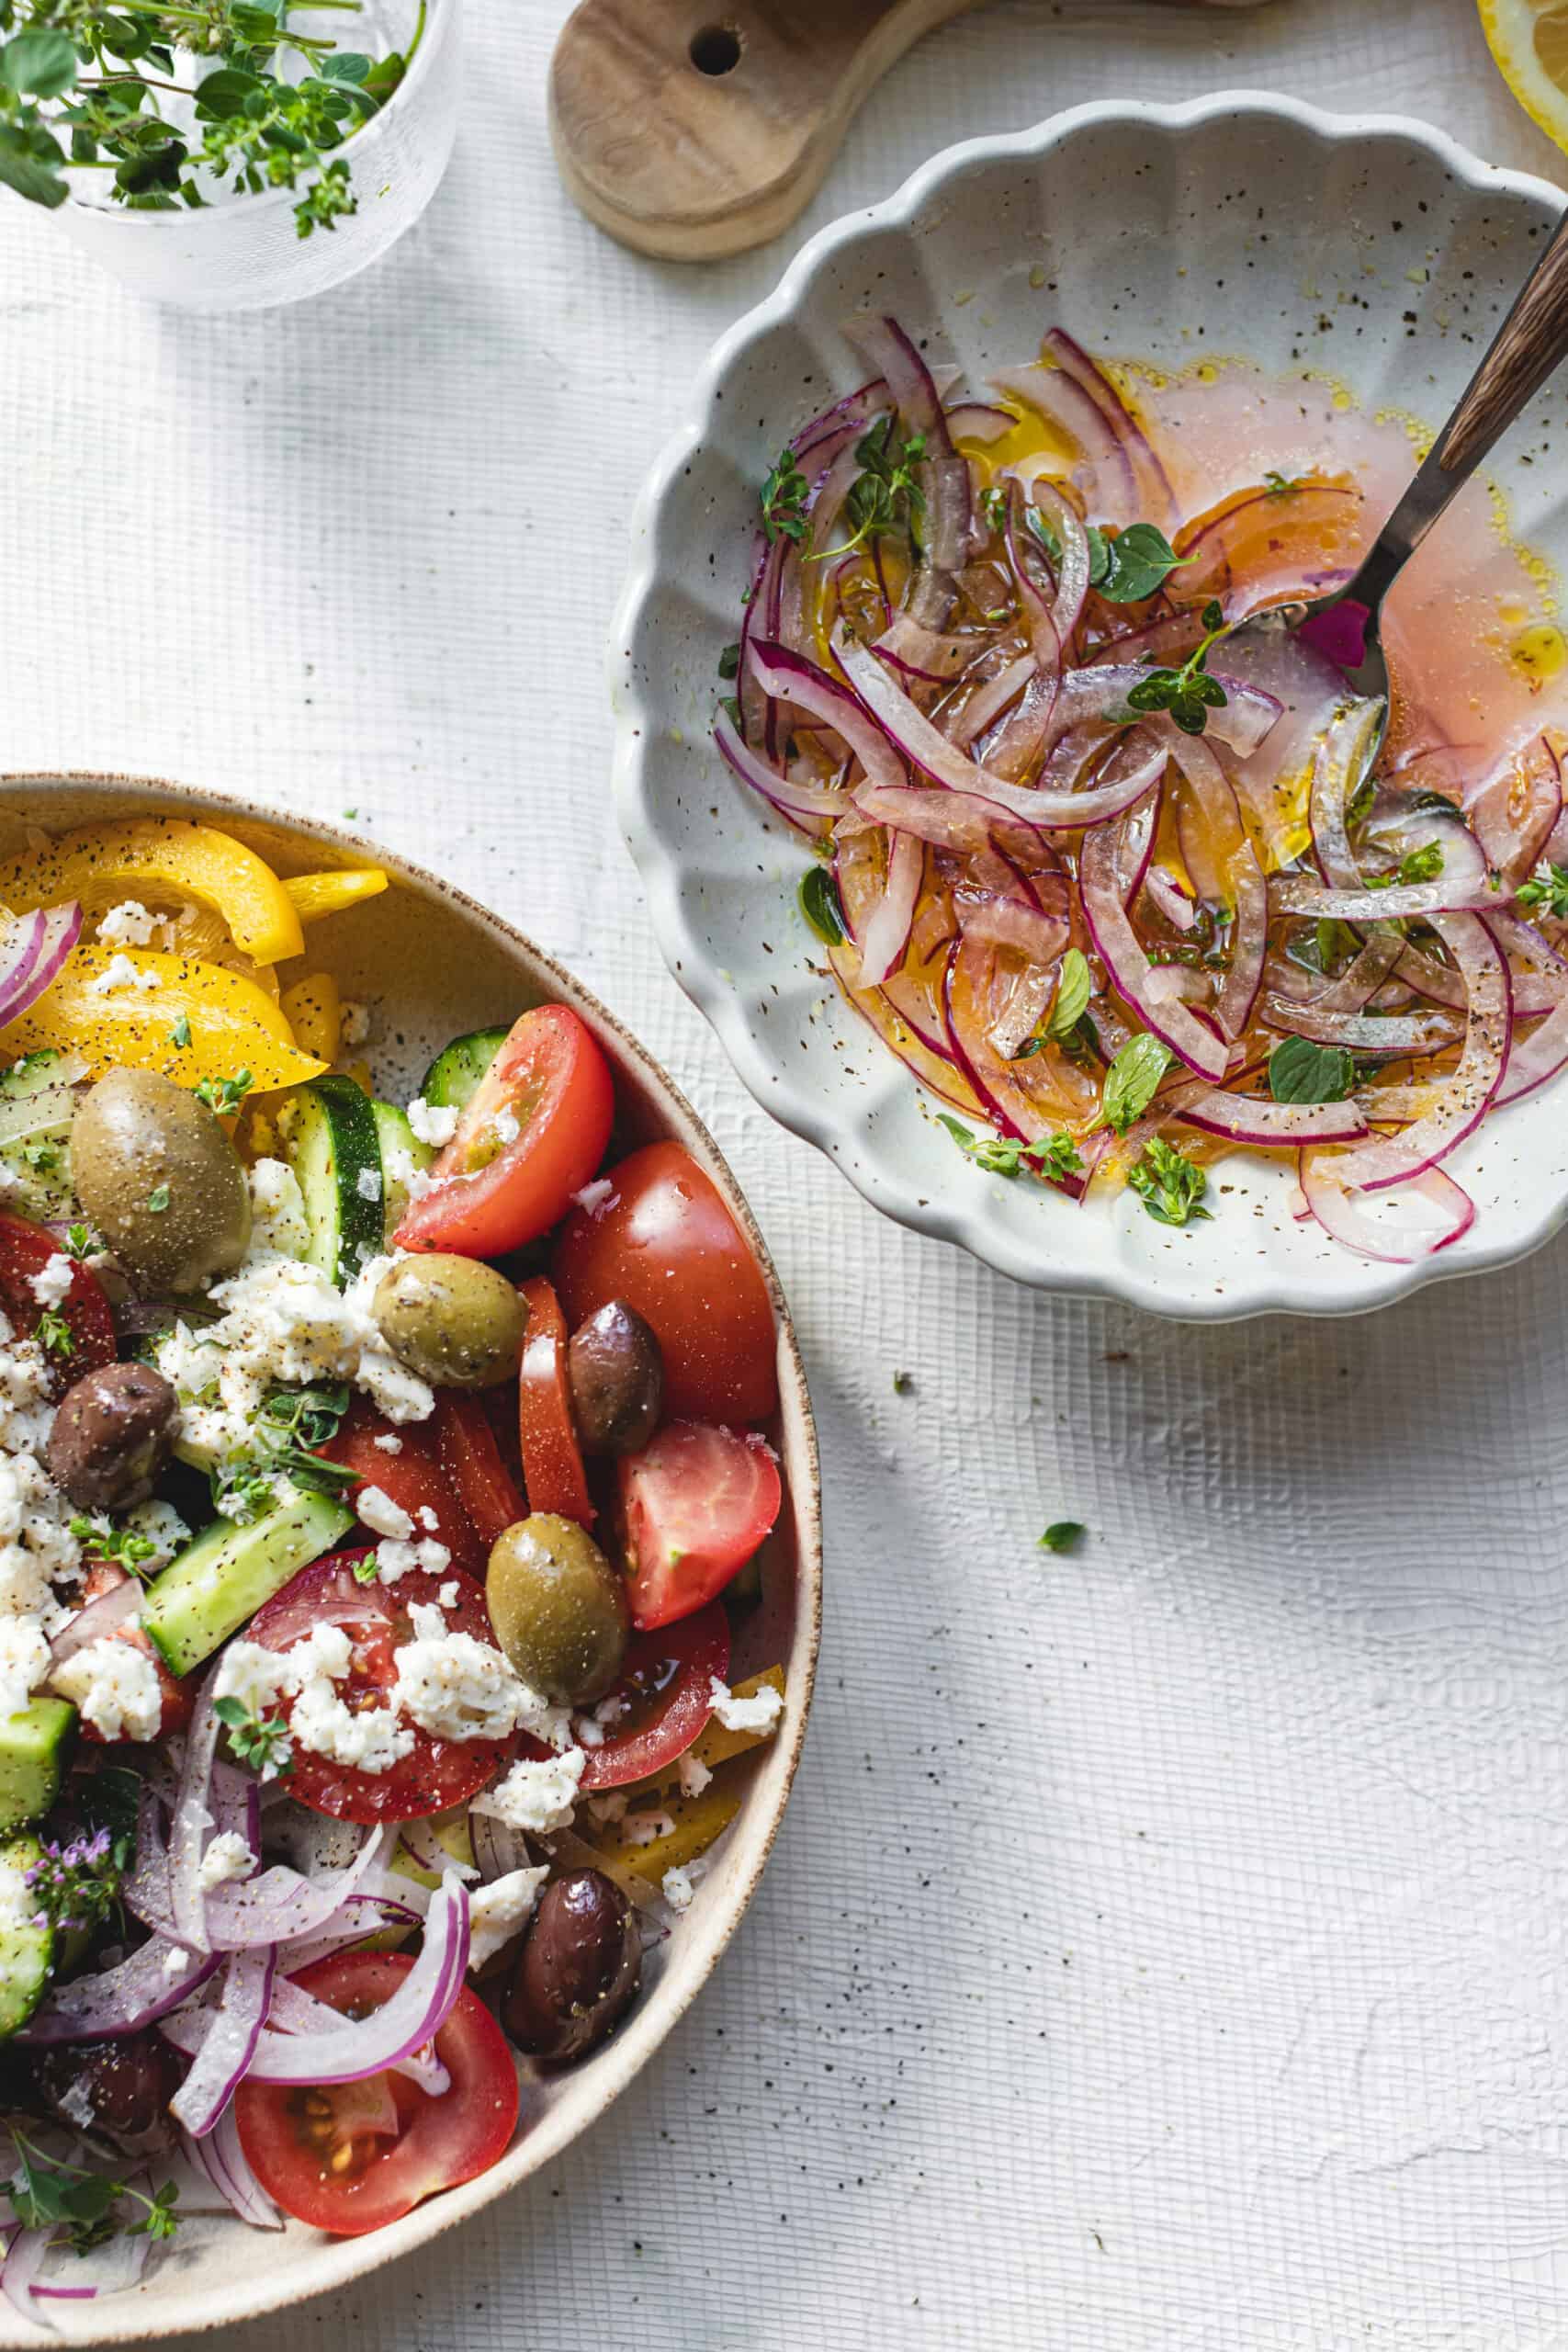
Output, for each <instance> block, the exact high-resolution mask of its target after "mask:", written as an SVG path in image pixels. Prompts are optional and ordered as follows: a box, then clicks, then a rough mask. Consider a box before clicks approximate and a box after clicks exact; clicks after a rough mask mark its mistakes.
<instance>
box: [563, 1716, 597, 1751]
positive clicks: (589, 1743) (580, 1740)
mask: <svg viewBox="0 0 1568 2352" xmlns="http://www.w3.org/2000/svg"><path fill="white" fill-rule="evenodd" d="M571 1728H572V1735H573V1736H574V1738H575V1739H576V1741H577V1744H578V1746H579V1747H586V1748H587V1749H588V1750H589V1752H590V1754H592V1751H593V1749H594V1748H596V1747H604V1724H596V1723H595V1722H594V1720H593V1718H592V1715H573V1717H572V1719H571Z"/></svg>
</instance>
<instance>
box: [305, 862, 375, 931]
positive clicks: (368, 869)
mask: <svg viewBox="0 0 1568 2352" xmlns="http://www.w3.org/2000/svg"><path fill="white" fill-rule="evenodd" d="M283 887H284V888H285V890H286V891H287V892H288V898H289V902H290V904H291V905H292V907H293V909H294V911H295V913H296V914H297V915H298V916H299V920H300V922H320V921H321V917H322V916H323V915H335V914H337V913H338V912H339V911H340V910H341V909H342V908H344V907H356V906H358V905H359V903H360V901H361V899H376V898H379V896H380V894H381V892H382V891H383V890H384V889H385V888H386V887H387V876H385V875H384V874H383V873H382V871H381V869H380V867H379V866H378V865H350V866H345V867H344V870H343V872H342V873H341V874H291V875H290V876H289V877H288V880H287V881H286V882H285V884H284V886H283Z"/></svg>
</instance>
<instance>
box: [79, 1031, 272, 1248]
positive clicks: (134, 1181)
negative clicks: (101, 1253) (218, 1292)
mask: <svg viewBox="0 0 1568 2352" xmlns="http://www.w3.org/2000/svg"><path fill="white" fill-rule="evenodd" d="M71 1173H72V1181H73V1184H74V1187H75V1192H76V1197H77V1199H78V1200H79V1201H80V1202H81V1204H82V1206H83V1208H84V1209H85V1212H86V1215H87V1217H88V1220H89V1222H90V1223H91V1224H93V1225H95V1226H96V1227H97V1229H98V1231H99V1232H100V1233H101V1234H102V1235H103V1238H104V1240H105V1242H106V1243H107V1246H108V1248H109V1249H110V1250H113V1252H114V1254H115V1256H116V1257H117V1258H118V1260H119V1261H120V1263H121V1264H122V1265H123V1266H124V1267H125V1269H126V1271H127V1272H128V1273H129V1274H130V1277H131V1279H132V1281H133V1282H135V1283H137V1285H138V1286H139V1288H141V1290H142V1291H144V1292H161V1291H192V1290H197V1289H199V1288H200V1286H201V1285H202V1283H207V1282H211V1281H213V1280H215V1279H216V1278H217V1276H219V1275H220V1274H231V1273H232V1272H233V1271H234V1269H235V1267H236V1266H237V1265H238V1264H239V1263H240V1261H241V1260H242V1259H243V1256H244V1254H245V1251H246V1250H247V1249H248V1248H249V1247H250V1239H251V1195H250V1190H249V1187H248V1186H247V1184H246V1182H245V1171H244V1170H243V1168H242V1167H241V1165H240V1160H239V1156H238V1154H237V1153H236V1151H235V1149H234V1147H233V1145H232V1144H231V1142H230V1140H229V1138H228V1136H226V1135H225V1133H224V1132H223V1129H222V1127H221V1126H220V1125H219V1123H218V1121H217V1120H216V1119H215V1118H214V1117H213V1115H212V1113H211V1112H210V1111H209V1109H208V1108H207V1106H206V1104H205V1103H198V1102H197V1099H196V1096H195V1095H194V1094H190V1093H187V1092H186V1089H185V1088H184V1087H183V1086H176V1085H175V1083H174V1081H173V1080H171V1079H167V1078H159V1077H158V1076H157V1075H156V1074H155V1073H154V1072H153V1071H152V1070H146V1069H113V1070H110V1071H109V1073H108V1075H107V1078H100V1079H99V1080H98V1082H97V1084H96V1086H95V1087H93V1088H92V1089H91V1090H90V1091H89V1092H88V1093H87V1094H86V1095H85V1097H84V1099H83V1101H82V1103H81V1104H80V1106H79V1107H78V1109H77V1113H76V1116H75V1118H74V1119H73V1121H72V1125H71Z"/></svg>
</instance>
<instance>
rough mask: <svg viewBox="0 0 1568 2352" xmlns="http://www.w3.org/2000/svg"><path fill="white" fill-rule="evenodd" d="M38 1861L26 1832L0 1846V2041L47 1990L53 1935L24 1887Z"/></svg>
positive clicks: (37, 1848) (21, 2022)
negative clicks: (39, 1917) (40, 1918)
mask: <svg viewBox="0 0 1568 2352" xmlns="http://www.w3.org/2000/svg"><path fill="white" fill-rule="evenodd" d="M69 1712H70V1710H69V1709H68V1710H67V1713H69ZM42 1860H43V1848H42V1847H41V1846H40V1845H39V1841H38V1839H37V1838H33V1837H30V1836H28V1834H27V1832H25V1831H23V1832H21V1833H20V1834H18V1835H17V1836H15V1837H11V1838H6V1840H5V1841H4V1843H0V2041H9V2039H10V2037H11V2036H12V2034H14V2033H16V2032H17V2030H19V2029H20V2028H21V2027H22V2026H25V2025H26V2023H27V2021H28V2018H30V2017H31V2015H32V2013H33V2011H34V2010H35V2009H36V2008H37V2007H38V2005H39V2002H40V2001H41V2000H42V1998H43V1996H44V1993H45V1991H46V1989H47V1987H48V1985H49V1973H50V1969H51V1965H52V1963H53V1960H54V1929H53V1928H52V1927H51V1926H50V1925H49V1923H48V1922H47V1921H45V1923H44V1925H43V1926H42V1927H41V1928H40V1927H39V1924H38V1902H37V1898H36V1896H35V1895H34V1894H32V1892H31V1890H30V1888H29V1887H28V1871H30V1870H31V1869H32V1868H33V1865H34V1864H35V1863H36V1862H41V1861H42Z"/></svg>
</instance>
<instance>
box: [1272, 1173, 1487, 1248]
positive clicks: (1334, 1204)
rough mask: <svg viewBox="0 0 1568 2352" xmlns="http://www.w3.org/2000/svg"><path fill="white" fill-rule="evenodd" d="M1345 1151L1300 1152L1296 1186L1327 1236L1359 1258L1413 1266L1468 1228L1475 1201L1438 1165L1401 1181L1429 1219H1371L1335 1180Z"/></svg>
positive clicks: (1353, 1195) (1349, 1190)
mask: <svg viewBox="0 0 1568 2352" xmlns="http://www.w3.org/2000/svg"><path fill="white" fill-rule="evenodd" d="M1355 1157H1356V1155H1355V1154H1354V1153H1351V1152H1335V1151H1328V1152H1324V1151H1303V1154H1302V1159H1301V1186H1302V1192H1303V1194H1304V1196H1305V1199H1306V1204H1307V1206H1308V1208H1309V1209H1310V1210H1311V1211H1312V1214H1313V1216H1314V1217H1315V1218H1316V1219H1317V1222H1318V1223H1319V1225H1321V1226H1322V1227H1323V1229H1324V1231H1325V1233H1326V1234H1327V1235H1329V1237H1330V1238H1331V1239H1333V1240H1335V1241H1337V1242H1339V1243H1340V1244H1341V1245H1342V1246H1343V1247H1344V1248H1345V1249H1347V1250H1356V1251H1357V1252H1358V1253H1359V1255H1360V1256H1361V1257H1363V1258H1376V1259H1380V1260H1382V1261H1383V1262H1384V1263H1386V1264H1390V1265H1395V1266H1410V1265H1414V1264H1415V1263H1416V1261H1417V1260H1419V1259H1422V1258H1430V1257H1435V1256H1436V1254H1437V1252H1438V1250H1446V1249H1448V1248H1449V1246H1450V1243H1452V1242H1455V1241H1458V1240H1459V1239H1460V1238H1461V1236H1462V1235H1464V1234H1466V1233H1468V1232H1469V1231H1470V1228H1471V1227H1472V1225H1473V1224H1474V1222H1475V1203H1474V1202H1473V1201H1472V1199H1471V1197H1470V1195H1469V1193H1467V1192H1465V1191H1464V1190H1463V1188H1462V1187H1461V1185H1458V1184H1456V1183H1455V1182H1454V1180H1453V1178H1452V1177H1451V1176H1450V1175H1448V1174H1446V1173H1445V1171H1444V1170H1442V1169H1440V1168H1427V1169H1423V1170H1422V1171H1421V1173H1420V1174H1419V1175H1418V1176H1414V1177H1411V1178H1409V1179H1408V1180H1407V1182H1408V1187H1409V1190H1410V1192H1411V1193H1413V1194H1414V1195H1415V1196H1416V1199H1417V1200H1419V1201H1422V1202H1424V1203H1425V1204H1427V1208H1428V1209H1430V1210H1432V1211H1434V1212H1435V1213H1436V1214H1435V1217H1429V1218H1427V1220H1426V1221H1423V1220H1422V1219H1421V1218H1420V1217H1419V1216H1414V1217H1413V1216H1403V1217H1393V1216H1388V1217H1373V1216H1369V1215H1368V1214H1367V1212H1366V1211H1365V1210H1364V1209H1363V1208H1361V1207H1359V1205H1358V1199H1359V1195H1358V1194H1357V1193H1356V1192H1355V1190H1354V1189H1353V1188H1347V1187H1346V1185H1345V1184H1344V1183H1343V1182H1341V1181H1340V1173H1341V1171H1342V1170H1343V1169H1344V1168H1345V1166H1346V1163H1347V1161H1348V1160H1349V1159H1353V1158H1355Z"/></svg>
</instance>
